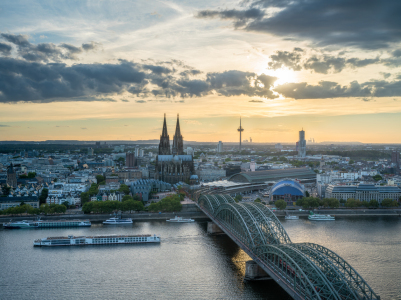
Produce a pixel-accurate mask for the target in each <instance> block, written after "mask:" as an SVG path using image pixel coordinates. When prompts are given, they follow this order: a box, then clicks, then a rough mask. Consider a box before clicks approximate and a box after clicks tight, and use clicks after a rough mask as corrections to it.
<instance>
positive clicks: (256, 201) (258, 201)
mask: <svg viewBox="0 0 401 300" xmlns="http://www.w3.org/2000/svg"><path fill="white" fill-rule="evenodd" d="M253 202H255V203H261V202H262V200H260V198H256V199H255V201H253Z"/></svg>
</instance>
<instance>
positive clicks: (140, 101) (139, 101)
mask: <svg viewBox="0 0 401 300" xmlns="http://www.w3.org/2000/svg"><path fill="white" fill-rule="evenodd" d="M135 102H136V103H146V101H145V100H135Z"/></svg>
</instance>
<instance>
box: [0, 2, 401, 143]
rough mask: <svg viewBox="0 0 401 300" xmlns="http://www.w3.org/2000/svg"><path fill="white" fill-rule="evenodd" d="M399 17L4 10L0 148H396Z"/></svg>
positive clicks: (323, 10) (38, 7)
mask: <svg viewBox="0 0 401 300" xmlns="http://www.w3.org/2000/svg"><path fill="white" fill-rule="evenodd" d="M400 5H401V4H399V3H398V2H397V1H390V0H387V1H382V2H380V3H379V2H377V3H368V4H367V3H365V2H358V1H357V3H356V4H355V3H354V4H351V3H348V2H343V1H339V0H336V1H331V2H330V3H329V2H326V3H321V2H319V1H315V0H313V1H309V2H308V3H305V2H303V1H292V2H291V3H290V2H285V1H284V2H282V1H280V2H278V1H249V2H246V3H238V2H236V1H232V2H222V1H217V2H216V1H204V2H202V3H197V2H191V1H171V2H158V1H155V2H151V3H149V2H147V1H135V2H131V1H118V2H115V1H104V2H101V3H94V2H90V1H77V2H74V3H71V2H69V1H58V2H49V1H41V2H38V3H37V2H31V1H26V0H20V1H14V2H8V3H2V4H0V14H1V16H2V18H0V64H1V66H2V67H1V70H0V78H1V81H2V84H1V85H0V136H1V138H0V139H1V140H22V141H23V140H34V141H42V140H71V139H73V140H120V139H121V140H129V139H131V140H147V139H157V137H158V132H159V131H160V129H161V128H160V126H155V125H154V124H159V123H158V122H159V120H160V116H161V115H162V113H164V112H165V113H167V118H168V119H169V122H171V121H172V119H173V118H174V115H175V114H176V113H177V112H179V113H180V115H181V121H182V123H183V124H185V128H186V130H185V132H184V133H183V134H184V135H185V139H186V140H191V141H200V142H209V141H210V142H218V141H219V140H222V136H224V137H225V139H226V140H225V141H223V142H235V141H236V140H238V132H236V128H237V127H238V125H237V120H238V117H239V116H241V117H242V120H243V122H244V124H246V125H244V128H246V130H247V131H246V138H247V139H248V138H249V137H252V139H253V141H254V142H256V143H265V142H284V143H292V142H295V141H296V140H297V139H298V131H299V130H300V128H302V127H303V128H304V129H305V131H307V132H308V137H314V138H315V140H316V141H317V142H323V141H339V142H354V141H357V142H364V143H401V136H399V135H398V131H397V128H399V127H400V126H401V105H400V101H401V92H400V91H401V88H400V87H401V81H400V78H401V77H400V76H401V75H400V74H401V70H400V66H401V50H400V49H401V48H400V42H401V36H400V35H399V29H400V26H401V24H400V23H399V22H398V21H397V20H398V18H397V16H394V14H392V13H391V12H393V11H398V10H399V9H400ZM299 14H305V18H302V19H299V18H296V17H295V16H297V15H299ZM371 15H376V16H377V17H376V18H371V17H370V16H371ZM322 16H329V17H327V18H326V17H325V18H322ZM355 16H357V17H355ZM344 19H347V20H350V21H349V22H343V21H342V20H344ZM304 20H313V21H310V22H311V23H310V24H308V23H307V22H305V21H304ZM366 24H368V25H366ZM310 28H313V30H311V29H310ZM138 128H140V130H137V129H138ZM168 129H169V130H173V127H172V125H171V126H169V128H168ZM350 129H351V130H350ZM171 132H173V131H171Z"/></svg>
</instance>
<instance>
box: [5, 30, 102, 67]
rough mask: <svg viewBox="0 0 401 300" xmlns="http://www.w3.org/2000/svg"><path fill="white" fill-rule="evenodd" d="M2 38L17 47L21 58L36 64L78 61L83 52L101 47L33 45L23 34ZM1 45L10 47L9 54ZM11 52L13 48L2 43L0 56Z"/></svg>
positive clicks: (94, 44)
mask: <svg viewBox="0 0 401 300" xmlns="http://www.w3.org/2000/svg"><path fill="white" fill-rule="evenodd" d="M1 37H2V38H3V39H5V40H6V41H8V42H10V43H12V44H14V45H15V46H16V47H17V53H18V55H19V56H20V57H22V58H24V59H26V60H28V61H36V62H49V61H54V62H60V61H62V60H63V59H72V60H76V59H77V55H78V54H80V53H82V52H83V51H89V50H95V49H97V48H98V46H99V44H98V43H95V42H91V43H89V44H82V46H81V47H76V46H74V45H71V44H66V43H62V44H60V45H55V44H53V43H39V44H32V43H31V42H29V41H28V37H27V36H26V35H21V34H18V35H17V34H8V33H2V34H1ZM1 45H6V46H8V47H9V50H8V53H7V52H4V51H2V48H4V47H2V46H1ZM10 51H11V46H9V45H7V44H3V43H0V54H3V55H8V54H9V53H10Z"/></svg>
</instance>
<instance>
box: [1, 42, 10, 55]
mask: <svg viewBox="0 0 401 300" xmlns="http://www.w3.org/2000/svg"><path fill="white" fill-rule="evenodd" d="M12 49H13V48H12V47H11V46H10V45H9V44H5V43H0V54H2V55H5V56H8V55H10V54H11V50H12Z"/></svg>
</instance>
